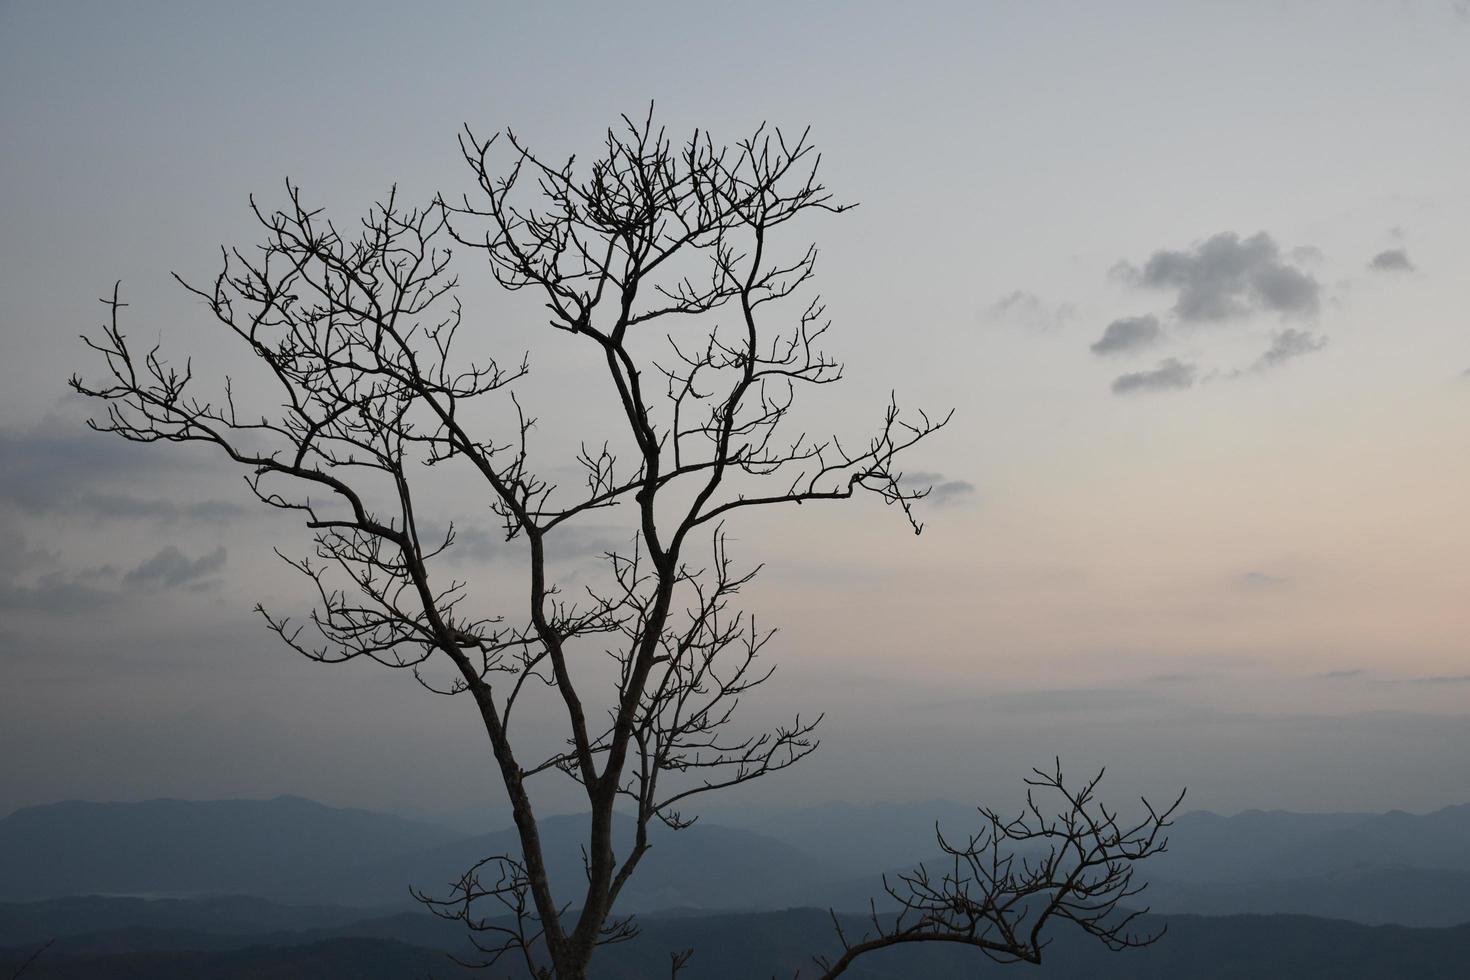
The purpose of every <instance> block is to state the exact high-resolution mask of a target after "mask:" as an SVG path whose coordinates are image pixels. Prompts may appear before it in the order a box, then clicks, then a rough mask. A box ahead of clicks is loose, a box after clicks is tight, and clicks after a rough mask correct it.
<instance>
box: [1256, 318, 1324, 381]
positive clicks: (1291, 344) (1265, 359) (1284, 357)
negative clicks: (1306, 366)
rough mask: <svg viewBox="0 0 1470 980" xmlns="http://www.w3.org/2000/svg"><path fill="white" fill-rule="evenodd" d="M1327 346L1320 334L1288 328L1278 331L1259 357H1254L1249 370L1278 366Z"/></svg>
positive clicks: (1259, 370) (1258, 370)
mask: <svg viewBox="0 0 1470 980" xmlns="http://www.w3.org/2000/svg"><path fill="white" fill-rule="evenodd" d="M1326 346H1327V338H1326V337H1324V336H1322V335H1321V334H1316V333H1312V332H1310V331H1307V330H1297V329H1295V328H1289V329H1286V330H1282V331H1279V332H1278V333H1276V334H1275V335H1274V336H1273V337H1272V338H1271V346H1270V347H1268V348H1266V350H1265V352H1264V353H1263V354H1261V356H1260V357H1258V358H1256V361H1255V363H1254V364H1252V365H1251V367H1250V370H1252V371H1255V372H1261V371H1269V370H1271V369H1272V368H1274V367H1280V366H1281V365H1282V364H1285V363H1286V362H1287V361H1292V360H1296V359H1297V358H1299V357H1305V356H1306V355H1307V354H1311V353H1313V352H1314V351H1319V350H1321V349H1322V348H1324V347H1326Z"/></svg>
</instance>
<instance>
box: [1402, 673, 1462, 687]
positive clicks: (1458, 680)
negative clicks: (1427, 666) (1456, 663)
mask: <svg viewBox="0 0 1470 980" xmlns="http://www.w3.org/2000/svg"><path fill="white" fill-rule="evenodd" d="M1409 683H1411V684H1427V685H1431V686H1438V685H1441V684H1470V674H1448V675H1443V676H1439V677H1413V678H1410V680H1409Z"/></svg>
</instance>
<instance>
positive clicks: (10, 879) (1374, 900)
mask: <svg viewBox="0 0 1470 980" xmlns="http://www.w3.org/2000/svg"><path fill="white" fill-rule="evenodd" d="M972 817H973V811H972V810H971V809H970V808H968V807H962V806H959V805H958V804H951V803H944V802H930V803H922V804H917V803H916V804H886V805H882V806H875V807H855V806H847V805H836V804H834V805H828V806H823V807H816V808H810V809H806V810H800V811H795V812H792V813H788V814H784V815H782V814H764V815H757V816H752V817H747V818H742V819H741V822H742V823H743V824H744V826H739V827H732V826H722V825H719V824H715V823H705V822H704V821H701V822H699V823H697V824H696V825H695V826H694V827H692V828H690V829H688V830H685V831H681V832H678V833H674V832H669V831H664V832H662V833H659V834H656V835H655V836H654V847H653V850H652V851H650V853H649V855H648V856H647V858H646V859H645V862H644V864H643V865H642V866H640V869H639V873H638V875H637V876H636V877H635V878H634V879H633V883H632V884H631V885H630V887H629V890H628V891H627V892H626V893H625V896H624V898H625V905H624V906H623V907H624V908H625V909H626V910H627V911H637V912H639V913H641V915H642V918H643V920H644V928H645V935H644V938H643V939H640V940H639V941H638V943H635V944H632V945H630V946H628V947H619V948H618V949H617V950H616V951H614V950H609V951H608V955H607V957H605V959H604V960H603V963H602V969H603V972H602V974H601V975H602V976H607V977H623V976H627V977H632V976H644V975H652V974H646V973H640V972H638V971H640V970H645V969H653V968H652V967H651V966H650V964H651V963H653V962H654V961H655V960H657V962H658V963H659V964H660V965H659V966H658V972H660V973H663V972H667V965H666V964H667V952H668V951H669V950H670V949H676V948H684V947H686V946H695V947H696V948H697V949H698V950H699V951H700V952H699V954H698V955H699V958H700V967H701V968H700V969H698V970H694V971H693V972H692V973H690V974H689V976H690V977H691V980H692V978H698V977H711V978H719V977H724V976H727V975H728V976H731V977H734V976H736V975H740V976H769V975H771V974H772V973H773V972H774V973H777V974H781V973H782V972H783V971H784V973H785V974H786V975H789V974H790V972H791V971H792V970H795V969H798V968H800V967H802V966H803V965H808V966H809V960H808V959H807V957H809V955H810V954H811V953H812V952H814V951H820V950H821V949H822V948H823V944H824V943H827V942H828V941H829V940H830V923H828V922H827V921H826V919H825V913H821V914H818V913H817V912H814V911H812V910H813V909H825V908H834V909H836V910H838V912H840V913H849V914H853V913H859V912H861V911H862V910H864V909H866V908H867V902H868V899H869V898H870V897H872V896H873V895H875V894H878V893H879V892H880V881H879V875H880V873H881V872H882V871H884V870H888V871H893V870H902V869H906V868H907V867H911V866H912V865H913V864H914V863H915V862H917V861H921V860H924V859H926V858H932V857H933V856H934V855H936V854H937V851H938V849H937V847H936V846H935V844H934V841H933V827H934V824H935V823H936V821H937V822H939V823H940V824H941V825H942V826H943V827H944V828H945V829H946V830H947V831H949V830H952V831H954V832H958V831H960V830H963V829H965V828H967V827H971V826H973V824H972V823H970V822H969V821H970V819H971V818H972ZM622 830H623V832H624V833H625V834H626V833H629V832H630V828H629V827H628V826H626V825H625V826H624V827H623V828H622ZM583 833H584V818H583V817H581V816H563V817H552V818H549V819H547V820H546V821H545V823H544V826H543V838H544V839H545V841H546V844H547V851H548V854H549V855H550V856H551V859H552V875H553V878H554V879H557V880H558V881H559V882H561V884H562V888H563V892H564V893H565V894H572V892H571V886H573V885H574V884H575V882H576V881H577V879H578V878H579V876H580V875H581V873H582V870H581V862H580V840H581V839H582V836H583ZM1170 839H1171V843H1170V848H1169V851H1168V853H1166V854H1164V855H1162V856H1160V857H1158V858H1157V859H1155V860H1154V861H1153V862H1152V864H1151V866H1150V867H1149V868H1148V874H1149V877H1150V879H1151V887H1150V889H1149V891H1148V892H1147V893H1146V896H1145V897H1146V898H1147V899H1148V901H1149V902H1150V903H1151V905H1152V907H1153V909H1154V910H1155V912H1156V913H1161V914H1162V918H1161V919H1160V921H1164V920H1167V921H1168V924H1169V934H1168V936H1167V937H1166V939H1165V940H1164V941H1163V942H1161V943H1160V944H1159V945H1158V946H1156V947H1153V948H1150V949H1149V950H1147V951H1143V952H1132V953H1129V954H1125V955H1122V956H1119V957H1116V958H1115V957H1112V956H1110V955H1103V954H1101V951H1100V950H1095V949H1093V948H1092V947H1091V946H1088V945H1086V944H1081V945H1078V944H1075V943H1073V942H1072V941H1071V940H1070V939H1065V938H1062V937H1064V934H1065V932H1066V930H1064V929H1062V930H1058V933H1057V935H1058V936H1059V939H1058V944H1057V946H1056V948H1055V950H1054V951H1053V952H1052V953H1051V955H1050V958H1049V965H1048V966H1047V967H1046V968H1044V969H1043V970H1042V971H1040V973H1039V975H1040V976H1043V977H1068V978H1069V977H1073V976H1077V977H1081V976H1090V977H1107V976H1114V975H1116V976H1129V977H1154V976H1158V977H1164V976H1171V977H1172V976H1191V977H1210V976H1221V977H1224V976H1242V977H1243V976H1261V975H1279V976H1287V975H1290V976H1293V977H1306V976H1322V977H1327V976H1335V977H1357V976H1363V977H1367V976H1413V977H1433V976H1460V975H1463V973H1462V972H1460V971H1461V970H1462V969H1463V964H1464V963H1465V962H1470V926H1464V927H1462V926H1461V924H1462V923H1470V806H1458V807H1447V808H1445V809H1443V810H1439V811H1436V812H1434V813H1430V814H1424V815H1415V814H1409V813H1403V812H1399V811H1395V812H1392V813H1387V814H1300V813H1286V812H1261V811H1250V812H1246V813H1241V814H1238V815H1235V816H1231V817H1222V816H1218V815H1215V814H1211V813H1203V812H1196V813H1190V814H1186V815H1184V816H1182V817H1180V818H1179V819H1178V821H1177V823H1176V826H1175V827H1174V828H1173V830H1172V832H1171V838H1170ZM514 850H515V839H514V835H513V833H511V832H510V831H497V832H494V833H489V834H481V835H466V834H464V833H462V832H460V831H456V830H452V829H448V828H445V827H441V826H437V825H434V824H431V823H426V822H422V821H415V820H406V819H403V818H400V817H396V816H391V815H387V814H381V813H373V812H369V811H364V810H350V809H340V808H336V807H328V806H324V805H322V804H319V803H314V802H312V801H310V800H305V799H301V798H297V797H277V798H275V799H271V800H224V801H213V802H183V801H177V800H154V801H149V802H145V803H127V804H119V803H75V802H70V803H59V804H54V805H48V806H39V807H30V808H26V809H23V810H19V811H17V812H15V813H13V814H11V815H10V816H8V817H5V818H4V819H0V976H8V975H9V974H8V972H7V970H6V968H5V966H4V963H5V962H7V961H8V962H10V963H12V964H13V965H15V964H18V963H19V962H20V961H22V960H24V958H25V957H26V956H27V955H29V953H30V951H33V950H34V949H35V948H36V947H37V946H38V945H39V944H41V943H44V942H46V941H48V940H54V941H55V943H54V945H53V946H52V947H51V948H50V949H48V950H47V952H46V954H45V956H44V957H43V958H42V959H40V960H38V961H37V962H36V963H35V964H33V966H32V967H31V968H30V969H28V971H27V974H26V975H27V978H28V980H29V978H31V977H36V978H43V977H56V978H68V977H73V976H78V977H79V976H116V977H125V976H138V977H143V976H148V977H171V976H179V977H183V976H239V977H256V976H275V975H310V976H321V977H334V976H343V977H346V976H354V977H373V976H380V975H381V976H424V975H429V974H432V975H433V976H436V977H447V976H453V975H455V974H454V972H453V971H451V970H450V969H448V963H447V961H446V960H445V958H444V956H443V951H445V950H446V949H455V948H462V947H463V942H464V940H463V935H462V934H461V931H460V927H459V926H457V925H455V924H450V923H442V922H439V921H438V920H435V919H432V918H430V917H428V916H426V915H425V914H423V912H422V911H421V910H419V909H418V906H417V904H416V903H415V902H414V900H413V899H412V898H411V896H410V895H409V891H408V888H409V886H410V885H413V886H416V887H418V888H420V889H423V890H426V891H429V892H431V893H433V892H436V891H440V892H442V891H443V890H444V889H445V888H447V885H448V883H449V882H450V881H452V880H453V879H454V878H455V877H456V876H457V874H458V873H459V872H460V871H463V870H464V869H465V868H467V867H468V866H469V865H471V864H473V863H474V862H475V861H476V860H478V859H480V858H482V857H485V856H487V855H489V854H493V853H506V852H513V851H514ZM128 896H132V897H128ZM792 909H796V910H798V911H789V910H792ZM773 910H788V911H782V912H779V914H774V912H773ZM1184 913H1199V914H1200V915H1203V916H1207V917H1206V918H1199V917H1196V916H1191V915H1184ZM1242 913H1251V915H1250V916H1249V917H1244V918H1243V917H1241V914H1242ZM1305 916H1317V917H1320V918H1306V917H1305ZM1328 919H1335V920H1346V921H1325V920H1328ZM1384 924H1396V927H1395V928H1392V929H1388V930H1385V929H1384V928H1381V927H1382V926H1384ZM1401 927H1415V928H1413V929H1412V930H1408V929H1405V928H1401ZM1429 927H1433V928H1429ZM1450 927H1453V928H1450ZM1266 936H1269V937H1271V938H1270V939H1269V942H1266V940H1264V939H1263V938H1262V937H1266ZM741 937H743V938H741ZM1263 942H1266V945H1265V946H1264V947H1263V945H1262V943H1263ZM660 944H662V945H660ZM1395 948H1396V949H1397V950H1398V953H1397V958H1396V959H1395V958H1393V957H1392V956H1390V955H1389V950H1391V949H1395ZM721 950H726V952H721ZM957 952H959V953H963V951H956V950H943V951H923V952H920V953H918V954H917V955H918V956H919V957H920V959H919V960H915V959H913V957H914V956H915V955H916V952H915V951H914V950H907V951H905V952H904V954H902V955H895V956H894V957H892V958H883V957H879V958H877V959H875V960H873V961H872V962H871V963H870V964H869V965H870V967H871V969H872V970H873V971H874V972H869V973H864V974H863V976H865V977H873V978H878V977H887V976H893V977H899V976H914V975H918V974H917V973H915V972H914V971H915V970H919V971H920V972H922V973H923V974H924V975H930V976H935V977H940V976H945V975H951V974H952V975H955V976H958V975H960V973H958V972H955V971H959V970H960V969H961V967H962V966H963V965H964V964H965V962H966V957H964V956H963V955H960V956H959V957H958V958H956V957H955V955H954V954H955V953H957ZM1100 955H1103V958H1102V959H1098V957H1099V956H1100ZM650 957H652V959H650ZM732 957H733V960H732V959H731V958H732ZM1180 957H1186V959H1184V960H1181V959H1180ZM1187 957H1193V961H1190V960H1188V959H1187ZM1253 957H1254V958H1253ZM1293 957H1296V959H1293ZM1440 957H1449V958H1450V959H1447V960H1442V959H1440ZM1201 958H1203V959H1201ZM727 960H729V961H731V962H735V963H738V964H740V965H741V966H742V968H743V969H744V970H745V971H746V972H744V973H733V972H732V973H727V972H721V970H723V966H721V965H720V964H724V963H725V962H726V961H727ZM1298 960H1300V962H1298ZM921 961H922V962H921ZM1204 961H1208V963H1210V964H1214V966H1210V967H1208V968H1205V967H1202V966H1201V965H1200V964H1201V962H1204ZM1183 962H1191V966H1190V968H1189V969H1188V970H1185V971H1184V972H1180V970H1181V969H1183V967H1182V966H1181V963H1183ZM1441 962H1444V963H1451V962H1453V963H1457V964H1459V966H1458V968H1457V969H1456V971H1452V972H1439V973H1437V972H1435V971H1436V970H1438V969H1440V967H1439V966H1436V964H1438V963H1441ZM1268 964H1269V965H1268ZM1334 964H1335V965H1334ZM1375 964H1376V967H1375ZM1410 964H1412V966H1413V968H1412V969H1410V967H1409V965H1410ZM1215 966H1218V967H1219V969H1220V970H1222V971H1224V972H1213V973H1212V972H1209V971H1210V970H1211V969H1214V968H1215ZM890 968H891V970H892V972H888V973H885V972H883V971H884V970H889V969H890ZM1115 969H1116V970H1117V971H1119V972H1116V973H1113V972H1109V971H1112V970H1115ZM1374 969H1378V970H1379V971H1380V972H1373V970H1374ZM1251 970H1256V971H1257V972H1255V973H1252V972H1250V971H1251ZM1262 970H1264V971H1265V972H1264V973H1262V972H1259V971H1262ZM1383 970H1389V971H1390V972H1382V971H1383ZM89 971H90V972H89ZM947 971H948V972H947ZM1068 971H1071V972H1068ZM1231 971H1235V972H1231ZM1392 971H1398V972H1392ZM1405 971H1407V972H1405ZM808 972H809V971H808ZM1027 975H1038V974H1037V973H1035V972H1032V971H1030V970H1029V969H1028V971H1027Z"/></svg>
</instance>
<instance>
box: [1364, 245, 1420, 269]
mask: <svg viewBox="0 0 1470 980" xmlns="http://www.w3.org/2000/svg"><path fill="white" fill-rule="evenodd" d="M1368 268H1369V269H1372V270H1373V271H1374V272H1413V271H1414V263H1413V262H1411V261H1410V260H1409V253H1408V252H1406V251H1405V250H1404V249H1401V248H1389V249H1384V250H1383V251H1382V252H1379V253H1378V254H1377V255H1375V256H1373V258H1372V259H1371V260H1370V261H1369V262H1368Z"/></svg>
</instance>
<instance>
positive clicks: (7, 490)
mask: <svg viewBox="0 0 1470 980" xmlns="http://www.w3.org/2000/svg"><path fill="white" fill-rule="evenodd" d="M185 465H187V463H186V460H184V459H182V458H180V457H179V456H177V455H176V454H168V455H167V456H163V455H161V454H159V453H158V452H156V451H154V450H151V449H150V448H149V447H145V446H139V445H135V444H133V443H128V442H124V441H123V440H121V439H118V438H116V437H110V436H105V435H102V434H100V433H96V432H92V431H90V430H88V429H83V428H81V427H80V426H79V425H76V424H73V423H68V422H65V421H63V420H61V419H57V418H49V419H47V420H46V421H44V422H42V423H41V424H40V425H39V426H36V427H34V428H32V429H28V430H20V429H15V428H0V500H4V501H8V502H9V503H11V504H13V505H15V506H16V507H18V508H20V509H21V510H22V511H25V512H26V513H28V514H32V515H42V514H84V515H87V516H90V517H95V518H102V519H113V518H115V519H148V520H156V521H163V522H173V521H178V520H196V521H214V522H221V521H227V520H230V519H232V518H235V517H238V516H240V515H241V514H243V513H244V512H245V509H244V508H243V507H241V506H240V505H238V504H235V503H231V502H229V501H225V500H203V501H195V502H179V501H173V500H165V499H162V498H145V497H138V496H134V495H132V494H128V493H122V492H117V491H114V490H108V489H99V488H98V485H99V484H106V483H108V482H109V481H122V482H127V481H128V480H130V479H131V480H136V479H138V478H140V477H141V476H144V475H146V474H150V473H154V472H156V471H157V470H158V469H159V468H160V467H169V468H177V467H182V466H185Z"/></svg>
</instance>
